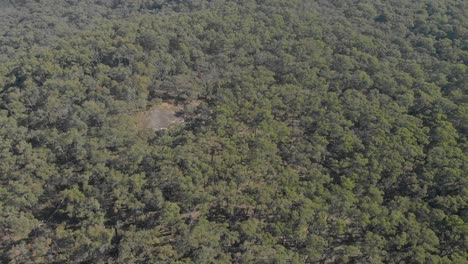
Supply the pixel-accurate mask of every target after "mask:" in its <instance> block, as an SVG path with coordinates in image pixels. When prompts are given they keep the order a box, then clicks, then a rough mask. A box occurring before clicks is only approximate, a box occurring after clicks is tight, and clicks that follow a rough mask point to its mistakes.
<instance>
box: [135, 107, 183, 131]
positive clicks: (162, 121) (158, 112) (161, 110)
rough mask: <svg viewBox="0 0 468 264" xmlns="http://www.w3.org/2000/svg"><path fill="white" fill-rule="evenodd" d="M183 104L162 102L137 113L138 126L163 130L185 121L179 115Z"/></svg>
mask: <svg viewBox="0 0 468 264" xmlns="http://www.w3.org/2000/svg"><path fill="white" fill-rule="evenodd" d="M182 109H183V107H182V106H177V105H172V104H168V103H161V104H159V105H157V106H154V107H152V108H150V109H148V110H146V111H141V112H138V113H137V114H136V120H137V127H138V128H139V129H152V130H162V129H166V128H168V127H170V126H171V125H174V124H179V123H183V122H184V119H183V118H182V117H178V116H177V112H178V111H180V110H182Z"/></svg>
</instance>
